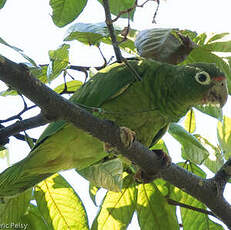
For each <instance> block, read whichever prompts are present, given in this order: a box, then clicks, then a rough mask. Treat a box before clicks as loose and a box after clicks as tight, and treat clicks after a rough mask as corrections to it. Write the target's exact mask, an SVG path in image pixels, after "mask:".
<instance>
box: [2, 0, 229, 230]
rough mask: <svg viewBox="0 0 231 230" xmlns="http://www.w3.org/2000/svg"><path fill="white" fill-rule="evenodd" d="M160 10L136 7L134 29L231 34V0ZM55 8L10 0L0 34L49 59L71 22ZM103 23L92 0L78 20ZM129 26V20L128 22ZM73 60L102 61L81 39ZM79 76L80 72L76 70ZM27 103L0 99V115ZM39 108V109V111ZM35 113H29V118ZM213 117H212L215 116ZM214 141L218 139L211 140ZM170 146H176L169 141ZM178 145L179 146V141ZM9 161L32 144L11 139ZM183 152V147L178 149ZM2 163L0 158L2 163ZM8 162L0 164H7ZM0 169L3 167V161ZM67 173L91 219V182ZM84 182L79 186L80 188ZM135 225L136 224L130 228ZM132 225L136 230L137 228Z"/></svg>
mask: <svg viewBox="0 0 231 230" xmlns="http://www.w3.org/2000/svg"><path fill="white" fill-rule="evenodd" d="M160 1H161V4H160V8H159V12H158V15H157V17H156V21H157V24H152V23H151V22H152V17H153V13H154V11H155V7H156V4H155V3H153V2H150V3H149V4H147V6H146V7H144V8H138V10H137V13H136V14H135V20H134V24H133V25H134V26H133V27H134V28H136V29H139V30H142V29H147V28H153V27H167V28H170V27H173V28H180V29H190V30H193V31H197V32H199V33H200V32H230V33H231V26H230V22H231V13H230V9H231V1H229V0H220V1H217V0H167V1H163V0H160ZM50 15H51V9H50V8H49V1H48V0H39V1H38V0H20V1H19V0H7V3H6V5H5V7H4V8H3V9H2V10H0V37H1V38H3V39H4V40H5V41H6V42H8V43H9V44H11V45H14V46H16V47H18V48H21V49H23V50H24V52H25V53H26V54H27V55H28V56H30V57H31V58H33V59H34V60H35V61H36V62H37V64H45V63H49V58H48V50H51V49H57V48H58V46H60V45H61V44H63V38H64V34H65V31H66V30H67V28H68V27H69V26H66V27H64V28H57V27H56V26H55V25H54V24H53V22H52V19H51V17H50ZM102 21H104V11H103V8H102V7H101V6H100V4H99V3H98V2H97V1H96V0H89V1H88V5H87V8H86V9H85V10H84V12H83V14H82V15H81V16H80V17H79V18H78V19H77V20H76V21H75V22H88V23H89V22H91V23H95V22H102ZM125 25H126V21H125ZM107 49H108V50H106V51H105V50H104V53H105V56H106V57H107V58H108V59H109V58H110V56H111V53H112V50H111V48H107ZM70 52H71V60H70V62H71V64H73V65H94V66H95V65H96V66H97V65H101V64H102V63H103V61H102V58H101V56H100V54H99V52H98V50H97V48H92V47H91V48H87V47H86V46H84V45H82V44H81V43H78V42H72V43H71V49H70ZM0 54H1V55H3V56H6V57H8V58H9V59H11V60H12V61H16V62H25V60H24V59H23V58H22V57H21V56H20V55H18V54H17V53H16V52H14V51H12V50H11V49H9V48H5V47H4V46H2V45H0ZM74 75H75V76H79V73H78V72H75V73H74ZM2 90H3V84H2V83H1V82H0V91H2ZM22 107H23V105H22V103H21V100H18V102H17V103H16V104H15V98H13V97H7V98H3V97H0V108H1V112H0V119H5V118H7V117H9V116H11V115H13V114H17V112H19V111H20V110H21V108H22ZM229 108H230V106H226V107H225V109H224V110H225V112H226V113H229V115H230V111H229ZM37 111H38V110H37ZM31 115H32V114H31V113H28V114H27V116H28V117H30V116H31ZM198 119H200V120H201V121H202V122H205V119H206V121H208V117H203V116H202V117H201V116H200V117H199V118H198ZM210 120H211V121H214V120H213V119H212V118H211V119H210ZM207 124H209V125H208V126H209V127H210V128H208V126H207V128H204V129H203V130H200V131H203V135H204V136H206V137H208V135H209V134H211V133H212V134H213V135H210V136H209V138H210V139H212V140H214V139H215V137H216V126H215V124H214V125H213V126H211V122H209V123H207ZM29 133H30V134H32V136H33V137H38V136H39V135H40V133H41V129H39V130H38V129H34V130H32V131H31V132H29ZM213 142H214V141H213ZM170 144H171V145H172V144H174V145H177V144H176V142H175V141H173V140H172V139H170ZM177 148H178V149H179V145H177ZM9 150H10V154H11V158H10V160H11V162H16V161H18V160H19V159H22V158H23V157H25V154H27V153H28V151H29V147H28V146H27V145H26V144H25V143H23V142H21V141H17V140H15V139H13V138H12V139H11V144H9ZM178 152H179V151H178ZM172 157H173V161H174V160H175V161H177V160H178V158H179V153H178V155H177V154H176V156H172ZM0 163H1V161H0ZM3 163H4V162H2V164H3ZM0 169H3V168H2V165H0ZM64 175H69V176H67V177H66V178H69V182H70V183H71V184H72V185H73V187H74V188H75V189H76V190H77V191H78V194H79V195H80V197H81V199H82V200H83V202H84V204H87V205H86V209H87V212H88V215H89V219H90V223H91V221H92V220H93V218H94V216H95V213H96V211H97V209H96V208H95V206H94V205H93V204H92V202H91V201H89V198H88V197H87V196H86V195H84V194H87V193H88V183H87V182H86V181H84V180H82V179H81V178H80V177H79V176H76V177H74V176H73V173H72V172H71V171H68V172H65V173H64ZM80 184H81V187H80V186H79V185H80ZM228 190H229V192H228V191H227V192H226V194H227V195H226V197H227V199H228V200H229V202H231V199H230V197H228V193H229V196H230V192H231V189H230V188H229V189H228ZM131 229H132V228H131ZM133 229H134V228H133Z"/></svg>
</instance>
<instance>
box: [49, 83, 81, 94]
mask: <svg viewBox="0 0 231 230" xmlns="http://www.w3.org/2000/svg"><path fill="white" fill-rule="evenodd" d="M82 84H83V83H82V82H81V81H77V80H73V81H69V82H66V83H63V84H61V85H59V86H57V87H56V88H55V89H54V91H55V92H56V93H61V92H63V90H64V89H65V87H66V90H67V91H69V92H75V91H76V90H77V89H78V88H79V87H80V86H81V85H82Z"/></svg>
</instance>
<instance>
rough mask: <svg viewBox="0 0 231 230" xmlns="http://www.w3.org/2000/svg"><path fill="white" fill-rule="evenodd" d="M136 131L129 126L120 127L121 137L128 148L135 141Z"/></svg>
mask: <svg viewBox="0 0 231 230" xmlns="http://www.w3.org/2000/svg"><path fill="white" fill-rule="evenodd" d="M135 138H136V133H135V132H134V131H132V130H131V129H129V128H127V127H120V139H121V142H122V143H123V144H124V146H125V147H126V148H130V147H131V145H132V143H133V142H134V141H135Z"/></svg>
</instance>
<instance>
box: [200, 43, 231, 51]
mask: <svg viewBox="0 0 231 230" xmlns="http://www.w3.org/2000/svg"><path fill="white" fill-rule="evenodd" d="M202 47H203V48H204V49H207V50H209V51H211V52H231V41H225V42H212V43H209V44H205V45H203V46H202Z"/></svg>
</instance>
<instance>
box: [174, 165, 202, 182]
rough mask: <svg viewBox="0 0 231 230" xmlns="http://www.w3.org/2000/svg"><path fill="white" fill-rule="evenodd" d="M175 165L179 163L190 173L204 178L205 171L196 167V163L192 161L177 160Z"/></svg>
mask: <svg viewBox="0 0 231 230" xmlns="http://www.w3.org/2000/svg"><path fill="white" fill-rule="evenodd" d="M177 165H179V166H180V167H182V168H184V169H186V170H188V171H189V172H191V173H194V174H196V175H197V176H199V177H201V178H204V179H205V178H206V173H205V172H204V171H203V170H202V169H201V168H200V167H198V166H197V165H196V164H194V163H193V162H186V163H185V162H179V163H177Z"/></svg>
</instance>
